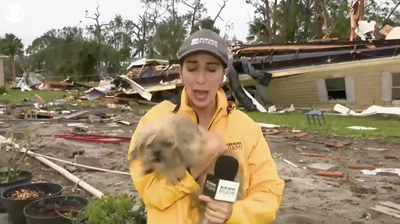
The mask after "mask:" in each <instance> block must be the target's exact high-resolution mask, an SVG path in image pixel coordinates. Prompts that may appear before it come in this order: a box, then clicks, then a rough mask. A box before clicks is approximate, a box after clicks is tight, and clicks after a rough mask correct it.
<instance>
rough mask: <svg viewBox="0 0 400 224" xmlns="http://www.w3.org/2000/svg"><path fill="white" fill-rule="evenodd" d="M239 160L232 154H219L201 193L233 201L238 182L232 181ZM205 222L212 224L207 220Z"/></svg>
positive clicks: (237, 189)
mask: <svg viewBox="0 0 400 224" xmlns="http://www.w3.org/2000/svg"><path fill="white" fill-rule="evenodd" d="M238 170H239V162H238V161H237V159H235V158H234V157H232V156H226V155H223V156H220V157H218V159H217V161H216V162H215V168H214V175H211V174H208V175H207V179H206V182H205V184H204V188H203V194H204V195H206V196H208V197H210V198H212V199H214V200H217V201H224V202H232V203H233V202H235V201H236V197H237V194H238V191H239V185H240V183H237V182H234V180H235V177H236V175H237V173H238ZM207 224H213V223H211V222H209V221H208V222H207Z"/></svg>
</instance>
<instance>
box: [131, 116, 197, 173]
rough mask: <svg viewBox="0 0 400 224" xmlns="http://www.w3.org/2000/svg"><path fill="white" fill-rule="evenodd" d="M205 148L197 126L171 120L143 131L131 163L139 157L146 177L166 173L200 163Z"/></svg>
mask: <svg viewBox="0 0 400 224" xmlns="http://www.w3.org/2000/svg"><path fill="white" fill-rule="evenodd" d="M202 148H203V138H202V136H201V134H200V131H199V128H198V125H197V124H196V123H194V122H192V121H191V120H190V119H189V118H187V117H181V116H171V117H168V118H165V119H163V120H162V121H160V122H157V123H155V124H153V125H151V126H147V127H146V128H145V129H143V131H142V132H141V133H140V134H139V135H138V137H137V139H136V144H135V149H134V151H133V154H132V155H133V156H132V157H133V158H131V159H135V158H136V157H137V156H139V157H140V158H141V162H142V165H143V168H145V169H147V170H145V172H146V173H149V172H153V171H157V172H167V170H170V168H176V167H182V166H183V167H186V166H190V165H192V164H193V163H195V162H197V161H198V157H199V155H200V153H201V150H202Z"/></svg>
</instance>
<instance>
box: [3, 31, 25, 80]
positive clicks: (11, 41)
mask: <svg viewBox="0 0 400 224" xmlns="http://www.w3.org/2000/svg"><path fill="white" fill-rule="evenodd" d="M0 48H1V52H2V53H3V54H5V55H7V56H9V57H10V60H11V62H12V74H13V78H14V79H15V78H16V77H17V74H16V70H15V62H16V60H17V57H18V56H23V53H24V45H23V44H22V41H21V39H19V38H18V37H17V36H15V35H14V34H12V33H6V35H5V36H4V39H3V40H2V41H1V46H0Z"/></svg>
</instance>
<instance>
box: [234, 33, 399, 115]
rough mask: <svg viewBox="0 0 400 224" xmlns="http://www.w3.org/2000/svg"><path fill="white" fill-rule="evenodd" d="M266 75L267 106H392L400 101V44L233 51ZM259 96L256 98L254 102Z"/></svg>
mask: <svg viewBox="0 0 400 224" xmlns="http://www.w3.org/2000/svg"><path fill="white" fill-rule="evenodd" d="M234 51H235V53H236V55H237V57H248V58H250V60H251V61H252V64H253V66H254V67H255V68H259V69H263V70H268V71H269V72H271V73H272V80H271V83H270V85H269V87H268V88H262V87H261V86H256V87H257V93H258V94H261V98H262V99H263V101H264V104H266V105H276V106H277V107H288V106H290V105H291V104H294V105H295V106H296V107H299V108H302V107H304V108H310V107H312V108H324V109H325V108H326V109H330V108H332V107H333V106H334V105H335V104H336V103H340V104H343V105H346V106H347V107H350V108H360V109H361V108H367V107H369V106H371V105H381V106H393V105H394V104H396V100H399V99H400V56H399V54H400V40H379V41H372V42H370V41H368V42H366V41H332V42H315V43H311V42H310V43H306V44H287V45H276V46H274V45H268V46H249V47H241V48H238V49H235V50H234ZM257 98H258V97H257V96H256V99H257Z"/></svg>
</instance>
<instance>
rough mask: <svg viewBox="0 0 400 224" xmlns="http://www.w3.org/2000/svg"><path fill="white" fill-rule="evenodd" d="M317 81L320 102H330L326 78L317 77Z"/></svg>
mask: <svg viewBox="0 0 400 224" xmlns="http://www.w3.org/2000/svg"><path fill="white" fill-rule="evenodd" d="M316 82H317V93H318V99H319V102H328V91H327V89H326V82H325V79H317V80H316Z"/></svg>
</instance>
